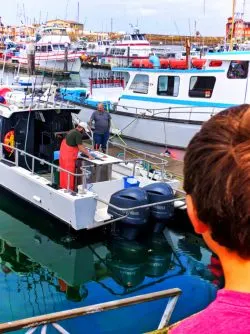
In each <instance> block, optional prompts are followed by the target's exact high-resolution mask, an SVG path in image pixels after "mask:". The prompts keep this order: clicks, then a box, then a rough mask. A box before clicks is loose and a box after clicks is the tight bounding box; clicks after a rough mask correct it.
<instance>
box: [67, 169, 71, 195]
mask: <svg viewBox="0 0 250 334" xmlns="http://www.w3.org/2000/svg"><path fill="white" fill-rule="evenodd" d="M67 178H68V180H67V191H68V192H69V184H70V174H69V172H67Z"/></svg>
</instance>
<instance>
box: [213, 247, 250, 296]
mask: <svg viewBox="0 0 250 334" xmlns="http://www.w3.org/2000/svg"><path fill="white" fill-rule="evenodd" d="M218 255H219V257H220V260H221V264H222V267H223V272H224V276H225V289H227V290H233V291H239V292H248V293H250V259H242V258H241V257H239V256H238V255H237V254H236V253H233V252H228V251H225V252H224V254H222V255H221V254H218Z"/></svg>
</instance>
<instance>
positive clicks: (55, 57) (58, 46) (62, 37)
mask: <svg viewBox="0 0 250 334" xmlns="http://www.w3.org/2000/svg"><path fill="white" fill-rule="evenodd" d="M70 46H71V41H70V38H69V36H68V35H67V33H66V29H64V28H59V27H49V28H47V29H46V28H44V29H43V32H42V35H41V38H40V39H39V40H38V41H37V42H36V44H35V45H33V43H27V44H26V48H25V49H21V50H20V53H19V55H18V56H15V57H12V62H17V63H20V64H21V65H27V64H28V56H27V53H28V49H29V48H30V49H31V48H33V49H34V52H35V66H36V67H41V68H43V69H44V68H46V69H49V70H52V71H56V70H61V71H67V72H70V73H79V72H80V69H81V61H80V56H81V55H82V52H81V51H78V50H75V49H71V47H70Z"/></svg>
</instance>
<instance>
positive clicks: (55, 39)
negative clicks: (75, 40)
mask: <svg viewBox="0 0 250 334" xmlns="http://www.w3.org/2000/svg"><path fill="white" fill-rule="evenodd" d="M50 43H51V44H65V43H68V44H70V38H69V36H62V35H61V36H60V35H44V36H42V38H41V39H40V40H39V41H38V42H37V45H39V44H50Z"/></svg>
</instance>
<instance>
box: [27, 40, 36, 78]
mask: <svg viewBox="0 0 250 334" xmlns="http://www.w3.org/2000/svg"><path fill="white" fill-rule="evenodd" d="M27 60H28V66H27V72H28V75H34V74H35V45H34V43H30V44H28V46H27Z"/></svg>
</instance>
